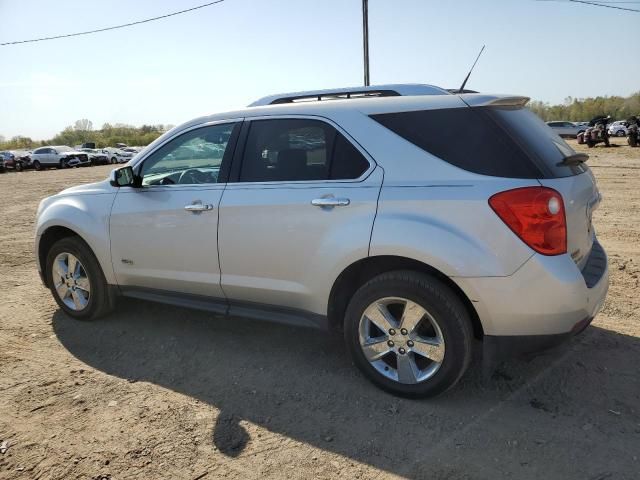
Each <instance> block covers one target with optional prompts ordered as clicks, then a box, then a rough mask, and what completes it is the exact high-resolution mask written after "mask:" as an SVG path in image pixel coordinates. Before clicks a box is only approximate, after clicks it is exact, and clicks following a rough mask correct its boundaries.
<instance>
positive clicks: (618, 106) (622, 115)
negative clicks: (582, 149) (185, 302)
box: [0, 91, 640, 150]
mask: <svg viewBox="0 0 640 480" xmlns="http://www.w3.org/2000/svg"><path fill="white" fill-rule="evenodd" d="M528 107H529V108H530V109H531V110H532V111H534V112H535V113H536V114H538V116H540V118H542V119H543V120H545V121H550V120H569V121H573V122H580V121H589V120H591V119H592V118H594V117H596V116H598V115H611V117H612V118H613V119H614V120H624V119H626V118H629V117H630V116H631V115H636V116H640V91H639V92H636V93H634V94H632V95H630V96H628V97H619V96H612V97H606V96H605V97H588V98H573V97H567V98H566V99H565V101H564V103H563V104H561V105H550V104H549V103H546V102H541V101H537V100H534V101H532V102H530V103H529V105H528ZM171 128H173V125H162V124H159V125H142V126H141V127H134V126H132V125H126V124H124V123H116V124H114V125H111V124H109V123H105V124H104V125H102V128H101V129H99V130H94V129H93V123H92V122H91V121H90V120H87V119H86V118H83V119H81V120H77V121H76V122H75V123H74V124H73V125H70V126H68V127H67V128H65V129H64V130H63V131H62V132H60V133H58V134H57V135H56V136H55V137H53V138H51V139H49V140H32V139H31V138H29V137H23V136H15V137H12V138H10V139H5V138H4V137H2V136H1V135H0V149H1V150H8V149H32V148H37V147H41V146H44V145H69V146H75V145H80V144H82V143H85V142H94V143H95V144H96V147H98V148H103V147H112V146H114V145H115V144H116V143H126V144H127V145H132V146H145V145H148V144H150V143H151V142H153V141H154V140H155V139H156V138H158V137H159V136H160V135H162V134H163V133H164V132H166V131H167V130H170V129H171Z"/></svg>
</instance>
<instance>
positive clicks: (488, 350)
mask: <svg viewBox="0 0 640 480" xmlns="http://www.w3.org/2000/svg"><path fill="white" fill-rule="evenodd" d="M592 320H593V317H589V318H584V319H582V320H580V321H579V322H578V323H576V324H575V325H574V327H573V328H572V329H571V331H569V332H566V333H557V334H555V335H508V336H499V335H485V337H484V338H483V358H484V363H485V364H489V365H495V364H496V363H498V362H499V361H500V360H504V359H507V358H513V357H520V356H525V355H530V354H533V353H538V352H542V351H544V350H549V349H550V348H553V347H557V346H558V345H561V344H563V343H564V342H566V341H567V340H569V339H570V338H571V337H573V336H575V335H578V334H580V333H582V332H583V331H584V330H585V329H586V328H587V327H588V326H589V325H590V324H591V321H592Z"/></svg>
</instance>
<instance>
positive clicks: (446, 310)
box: [344, 271, 473, 398]
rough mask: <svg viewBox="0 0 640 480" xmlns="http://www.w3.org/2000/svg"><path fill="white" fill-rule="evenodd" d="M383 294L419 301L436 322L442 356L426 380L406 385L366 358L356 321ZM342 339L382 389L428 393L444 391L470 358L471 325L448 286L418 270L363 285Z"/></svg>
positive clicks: (348, 314)
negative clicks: (382, 371)
mask: <svg viewBox="0 0 640 480" xmlns="http://www.w3.org/2000/svg"><path fill="white" fill-rule="evenodd" d="M383 297H402V298H407V299H409V300H411V301H413V302H416V303H418V304H420V305H421V306H422V307H423V308H425V309H426V310H427V311H428V312H429V313H430V314H431V315H432V316H433V318H434V319H435V320H436V322H437V323H438V325H439V327H440V329H441V331H442V335H443V337H444V341H445V358H444V360H443V363H442V365H441V366H440V368H439V369H438V371H437V372H436V373H435V374H434V375H433V376H432V377H431V378H429V379H428V380H425V381H423V382H421V383H419V384H414V385H407V384H401V383H398V382H395V381H393V380H391V379H388V378H386V377H384V376H383V375H382V374H380V373H379V372H378V371H377V370H376V369H375V368H374V367H373V366H372V365H371V364H370V363H369V361H368V360H367V359H366V357H365V356H364V353H363V352H362V349H361V347H360V342H359V331H358V330H359V329H358V327H359V322H360V317H361V316H362V313H363V312H364V310H365V309H366V308H367V307H368V306H369V305H371V303H373V302H374V301H376V300H378V299H380V298H383ZM344 334H345V342H346V344H347V348H348V350H349V352H350V353H351V356H352V358H353V360H354V363H355V364H356V366H357V367H358V368H359V369H360V370H361V371H362V372H363V373H364V374H365V376H367V378H369V379H370V380H371V381H372V382H373V383H375V384H376V385H378V386H379V387H381V388H382V389H384V390H386V391H388V392H390V393H393V394H396V395H400V396H405V397H412V398H417V397H430V396H435V395H438V394H440V393H443V392H444V391H446V390H447V389H449V388H450V387H452V386H453V385H455V383H457V381H458V380H459V379H460V378H461V377H462V375H463V374H464V372H465V371H466V369H467V367H468V364H469V361H470V358H471V341H472V337H473V335H472V329H471V322H470V319H469V316H468V313H467V311H466V308H465V307H464V305H463V304H462V302H461V301H460V300H459V298H458V297H457V296H456V294H454V293H453V292H452V291H451V289H450V288H449V287H447V286H446V285H444V284H443V283H442V282H440V281H439V280H437V279H436V278H434V277H431V276H429V275H425V274H420V273H417V272H401V271H398V272H391V273H388V274H382V275H380V276H379V277H376V278H374V279H373V280H371V281H370V282H368V283H367V284H365V285H364V286H362V287H361V288H360V289H359V290H358V291H357V292H356V293H355V295H354V296H353V298H352V299H351V302H350V303H349V306H348V307H347V312H346V315H345V324H344Z"/></svg>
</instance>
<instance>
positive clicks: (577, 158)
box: [558, 153, 589, 167]
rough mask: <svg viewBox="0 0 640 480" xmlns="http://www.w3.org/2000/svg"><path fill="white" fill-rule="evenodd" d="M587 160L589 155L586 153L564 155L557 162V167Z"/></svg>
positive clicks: (569, 165)
mask: <svg viewBox="0 0 640 480" xmlns="http://www.w3.org/2000/svg"><path fill="white" fill-rule="evenodd" d="M587 160H589V155H587V154H586V153H574V154H573V155H569V156H568V157H564V158H563V159H562V161H561V162H560V163H558V166H559V167H561V166H562V167H572V166H574V165H580V164H581V163H584V162H586V161H587Z"/></svg>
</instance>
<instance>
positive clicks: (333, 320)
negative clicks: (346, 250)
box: [327, 255, 484, 339]
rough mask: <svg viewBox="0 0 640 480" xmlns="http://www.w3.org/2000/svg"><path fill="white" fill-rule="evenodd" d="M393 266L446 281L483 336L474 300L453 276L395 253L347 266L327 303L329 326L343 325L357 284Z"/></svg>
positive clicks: (474, 327) (479, 333) (359, 284)
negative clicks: (450, 276)
mask: <svg viewBox="0 0 640 480" xmlns="http://www.w3.org/2000/svg"><path fill="white" fill-rule="evenodd" d="M393 270H412V271H417V272H421V273H425V274H427V275H431V276H433V277H435V278H437V279H438V280H440V281H441V282H442V283H444V284H445V285H447V286H448V287H449V288H451V290H452V291H453V292H454V293H455V294H456V295H457V296H458V297H459V298H460V300H461V301H462V303H463V304H464V306H465V308H466V309H467V312H468V313H469V318H470V319H471V324H472V327H473V334H474V337H476V338H478V339H481V338H482V337H483V336H484V329H483V327H482V322H481V321H480V317H479V316H478V312H477V311H476V309H475V307H474V306H473V303H472V302H471V300H469V298H468V297H467V295H466V294H465V293H464V292H463V291H462V289H461V288H460V287H459V286H458V285H457V284H456V283H455V282H454V281H453V280H451V278H449V277H448V276H447V275H445V274H444V273H442V272H441V271H439V270H438V269H436V268H434V267H432V266H431V265H427V264H426V263H423V262H420V261H419V260H415V259H412V258H407V257H400V256H392V255H379V256H373V257H366V258H362V259H360V260H358V261H356V262H354V263H352V264H351V265H349V266H348V267H346V268H345V269H344V270H343V271H342V272H341V273H340V275H338V277H337V278H336V280H335V281H334V283H333V286H332V287H331V292H330V294H329V300H328V304H327V319H328V324H329V327H330V328H331V329H336V328H341V327H342V321H343V319H344V313H345V311H346V309H347V305H348V304H349V300H350V299H351V297H352V296H353V294H354V293H355V292H356V291H357V290H358V288H360V287H361V286H362V285H364V284H365V283H366V282H368V281H369V280H371V279H372V278H373V277H375V276H377V275H380V274H382V273H386V272H390V271H393Z"/></svg>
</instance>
